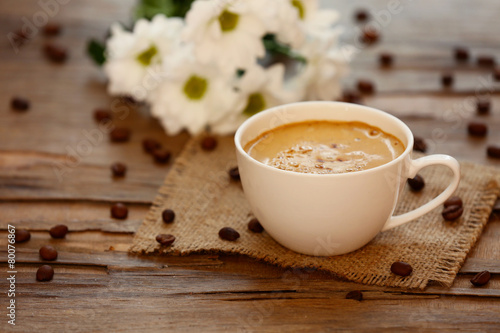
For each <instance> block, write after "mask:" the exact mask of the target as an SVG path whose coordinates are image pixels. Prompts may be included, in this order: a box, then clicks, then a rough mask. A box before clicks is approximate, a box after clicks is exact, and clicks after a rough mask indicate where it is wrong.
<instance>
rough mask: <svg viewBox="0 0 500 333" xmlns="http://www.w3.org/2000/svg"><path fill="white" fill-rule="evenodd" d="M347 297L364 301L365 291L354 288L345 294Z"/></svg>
mask: <svg viewBox="0 0 500 333" xmlns="http://www.w3.org/2000/svg"><path fill="white" fill-rule="evenodd" d="M345 298H346V299H354V300H356V301H362V300H363V293H362V292H361V291H360V290H353V291H350V292H348V293H347V295H345Z"/></svg>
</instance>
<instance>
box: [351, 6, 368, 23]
mask: <svg viewBox="0 0 500 333" xmlns="http://www.w3.org/2000/svg"><path fill="white" fill-rule="evenodd" d="M368 17H370V14H369V13H368V11H367V10H366V9H362V8H360V9H358V10H356V12H355V13H354V18H355V19H356V21H357V22H366V20H368Z"/></svg>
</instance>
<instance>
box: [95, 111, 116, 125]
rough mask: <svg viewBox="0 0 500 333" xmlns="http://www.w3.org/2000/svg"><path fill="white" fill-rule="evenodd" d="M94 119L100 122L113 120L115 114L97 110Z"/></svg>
mask: <svg viewBox="0 0 500 333" xmlns="http://www.w3.org/2000/svg"><path fill="white" fill-rule="evenodd" d="M94 119H95V120H96V121H98V122H101V121H105V120H111V119H113V114H112V113H111V111H109V110H104V109H95V110H94Z"/></svg>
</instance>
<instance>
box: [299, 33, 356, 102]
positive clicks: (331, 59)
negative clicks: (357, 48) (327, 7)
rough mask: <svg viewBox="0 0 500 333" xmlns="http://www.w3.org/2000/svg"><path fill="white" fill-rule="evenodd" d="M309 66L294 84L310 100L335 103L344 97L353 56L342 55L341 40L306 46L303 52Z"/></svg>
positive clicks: (318, 40)
mask: <svg viewBox="0 0 500 333" xmlns="http://www.w3.org/2000/svg"><path fill="white" fill-rule="evenodd" d="M299 53H300V54H301V55H303V56H304V57H305V58H306V60H307V63H306V64H305V66H304V68H303V69H302V71H301V72H300V73H299V74H298V75H296V76H295V77H294V78H293V80H292V81H291V84H294V85H297V86H300V85H302V86H303V87H304V89H305V98H306V99H307V100H334V99H337V98H338V97H339V96H340V95H341V93H342V85H341V79H342V78H343V77H344V76H346V75H347V73H348V69H349V66H348V64H349V61H350V58H349V56H350V55H351V54H352V53H350V52H341V50H340V49H339V48H338V47H337V36H336V35H333V34H331V35H330V37H329V38H327V39H323V38H316V39H311V40H308V41H307V42H306V44H305V45H304V47H303V48H302V49H300V50H299Z"/></svg>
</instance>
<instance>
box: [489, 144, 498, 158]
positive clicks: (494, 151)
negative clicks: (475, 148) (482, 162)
mask: <svg viewBox="0 0 500 333" xmlns="http://www.w3.org/2000/svg"><path fill="white" fill-rule="evenodd" d="M486 153H487V154H488V156H489V157H491V158H500V146H488V148H486Z"/></svg>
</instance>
